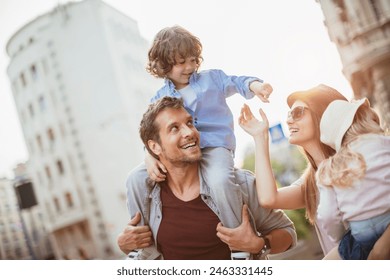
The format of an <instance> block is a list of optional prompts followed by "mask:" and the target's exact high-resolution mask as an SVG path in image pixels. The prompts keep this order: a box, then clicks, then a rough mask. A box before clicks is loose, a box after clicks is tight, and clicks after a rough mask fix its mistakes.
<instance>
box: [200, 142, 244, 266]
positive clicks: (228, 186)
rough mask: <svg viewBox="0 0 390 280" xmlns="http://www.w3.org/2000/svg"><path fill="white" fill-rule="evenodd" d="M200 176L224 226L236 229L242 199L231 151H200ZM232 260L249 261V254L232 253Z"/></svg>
mask: <svg viewBox="0 0 390 280" xmlns="http://www.w3.org/2000/svg"><path fill="white" fill-rule="evenodd" d="M201 164H202V166H203V168H202V170H203V172H202V175H203V178H204V180H205V182H206V184H207V186H208V187H209V188H210V190H211V193H212V194H213V198H214V200H215V203H216V205H217V208H218V211H219V217H220V219H221V222H222V224H223V225H224V226H226V227H229V228H235V227H238V226H239V225H240V224H241V212H242V205H243V198H242V192H241V188H240V186H239V185H238V184H236V178H235V176H234V161H233V155H232V153H231V151H229V150H228V149H225V148H221V147H217V148H204V149H202V163H201ZM231 256H232V259H233V260H246V259H250V253H249V252H241V251H233V252H232V255H231Z"/></svg>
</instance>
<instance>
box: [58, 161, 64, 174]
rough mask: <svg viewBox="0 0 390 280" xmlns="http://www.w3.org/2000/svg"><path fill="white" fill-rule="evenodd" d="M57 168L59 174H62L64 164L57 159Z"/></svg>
mask: <svg viewBox="0 0 390 280" xmlns="http://www.w3.org/2000/svg"><path fill="white" fill-rule="evenodd" d="M57 169H58V173H59V174H60V175H63V174H64V165H63V164H62V161H61V160H57Z"/></svg>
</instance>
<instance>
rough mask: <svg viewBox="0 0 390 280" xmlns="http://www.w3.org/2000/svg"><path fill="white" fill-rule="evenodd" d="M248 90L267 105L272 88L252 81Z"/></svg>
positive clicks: (266, 84)
mask: <svg viewBox="0 0 390 280" xmlns="http://www.w3.org/2000/svg"><path fill="white" fill-rule="evenodd" d="M249 89H250V90H251V91H252V92H253V93H254V94H255V95H256V96H257V97H258V98H260V100H261V101H263V102H264V103H269V100H268V98H269V96H270V95H271V93H272V91H273V88H272V86H271V85H270V84H268V83H260V82H259V81H254V82H252V83H251V84H250V85H249Z"/></svg>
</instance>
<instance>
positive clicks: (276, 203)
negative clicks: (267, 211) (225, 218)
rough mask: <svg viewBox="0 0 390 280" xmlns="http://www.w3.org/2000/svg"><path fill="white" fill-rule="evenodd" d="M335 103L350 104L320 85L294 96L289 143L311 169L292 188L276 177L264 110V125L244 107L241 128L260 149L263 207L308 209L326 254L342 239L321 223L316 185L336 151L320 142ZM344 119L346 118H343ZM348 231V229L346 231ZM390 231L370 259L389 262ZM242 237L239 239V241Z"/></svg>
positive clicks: (258, 169)
mask: <svg viewBox="0 0 390 280" xmlns="http://www.w3.org/2000/svg"><path fill="white" fill-rule="evenodd" d="M334 100H347V99H346V98H345V97H344V96H343V95H341V94H340V93H339V92H338V91H337V90H335V89H333V88H331V87H328V86H326V85H318V86H316V87H314V88H312V89H309V90H306V91H298V92H294V93H292V94H290V95H289V96H288V98H287V103H288V105H289V107H290V108H291V111H289V113H288V119H287V125H288V128H289V131H290V138H289V142H290V143H291V144H294V145H298V146H300V148H301V149H302V152H303V154H304V155H305V156H306V158H307V161H308V165H307V168H306V170H305V172H304V174H303V175H302V176H301V177H300V178H299V179H298V180H297V181H295V182H294V183H292V184H291V186H288V187H284V188H280V189H278V188H277V187H276V182H275V178H274V176H273V173H272V168H271V163H270V155H269V139H268V138H269V135H268V128H269V124H268V120H267V117H266V115H265V113H264V112H263V111H262V110H261V109H260V115H261V117H262V119H263V120H262V121H259V120H257V119H256V118H255V117H254V116H253V114H252V112H251V110H250V109H249V107H248V106H247V105H244V107H243V108H242V110H241V115H240V118H239V123H240V126H241V127H242V128H243V129H244V130H245V131H246V132H248V133H249V134H250V135H252V136H253V138H254V141H255V147H256V160H255V164H256V188H257V193H258V199H259V202H260V204H261V205H262V206H263V207H267V208H282V209H299V208H306V216H307V218H308V219H309V221H310V222H311V223H312V224H314V226H315V228H316V231H317V234H318V238H319V241H320V244H321V247H322V250H323V252H324V254H325V255H326V254H327V253H328V252H329V251H330V250H331V249H332V248H334V247H335V246H337V244H338V242H339V240H340V239H341V237H342V235H341V234H342V233H341V234H340V235H339V236H333V237H331V236H328V235H326V234H325V233H324V228H325V227H326V226H327V223H329V222H331V221H327V220H322V219H317V218H316V212H317V204H318V189H317V185H316V182H315V173H316V170H317V167H318V166H319V164H320V163H321V162H322V161H323V160H324V159H326V158H328V157H330V156H332V155H333V154H334V153H335V151H334V150H333V149H332V148H330V147H329V146H327V145H325V144H323V143H321V141H320V129H319V127H320V120H321V117H322V114H323V112H324V111H325V109H326V107H327V106H328V105H329V104H330V103H331V102H332V101H334ZM341 117H342V116H341ZM327 195H328V196H329V197H334V192H333V189H332V188H328V193H327ZM343 231H344V229H343ZM219 232H220V234H222V235H230V240H231V242H232V243H233V242H234V241H233V240H235V234H234V231H231V230H230V231H229V230H227V229H226V228H223V227H222V228H219ZM389 232H390V229H387V231H386V234H384V235H383V236H382V238H381V239H380V240H378V242H377V243H378V244H381V245H380V246H381V247H379V248H378V246H376V245H375V246H374V249H373V250H372V252H371V254H370V256H369V259H370V258H384V259H386V258H389V257H390V256H389V254H390V253H389V251H390V250H386V249H385V250H384V249H383V247H382V246H385V248H389V245H388V244H387V243H388V240H390V239H389V237H385V236H386V235H387V236H389ZM238 238H239V237H237V239H238Z"/></svg>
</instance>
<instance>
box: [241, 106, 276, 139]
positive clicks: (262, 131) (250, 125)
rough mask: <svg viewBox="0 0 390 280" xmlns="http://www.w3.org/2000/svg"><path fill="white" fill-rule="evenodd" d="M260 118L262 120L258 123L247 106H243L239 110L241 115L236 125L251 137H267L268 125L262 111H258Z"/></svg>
mask: <svg viewBox="0 0 390 280" xmlns="http://www.w3.org/2000/svg"><path fill="white" fill-rule="evenodd" d="M259 113H260V116H261V118H262V119H263V120H262V121H259V120H258V119H256V118H255V116H254V115H253V113H252V111H251V109H250V108H249V106H248V105H246V104H244V106H243V107H242V108H241V114H240V117H239V118H238V123H239V124H240V126H241V127H242V129H244V130H245V131H246V132H247V133H249V134H250V135H252V136H253V137H264V136H265V137H268V128H269V123H268V119H267V116H266V115H265V113H264V111H263V110H262V109H260V110H259Z"/></svg>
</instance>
